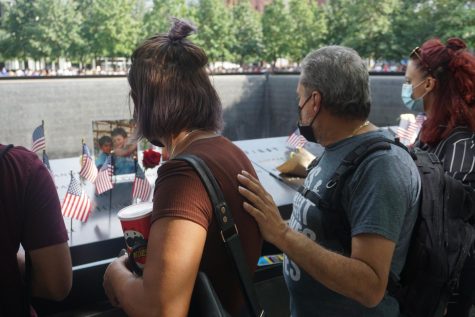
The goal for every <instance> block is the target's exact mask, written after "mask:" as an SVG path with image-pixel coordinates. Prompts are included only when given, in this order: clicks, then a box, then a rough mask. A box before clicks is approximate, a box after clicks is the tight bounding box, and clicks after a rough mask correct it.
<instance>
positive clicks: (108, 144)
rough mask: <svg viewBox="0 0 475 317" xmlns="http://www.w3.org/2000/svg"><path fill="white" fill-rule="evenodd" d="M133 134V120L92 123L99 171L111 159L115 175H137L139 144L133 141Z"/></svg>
mask: <svg viewBox="0 0 475 317" xmlns="http://www.w3.org/2000/svg"><path fill="white" fill-rule="evenodd" d="M132 132H133V121H132V120H97V121H93V122H92V135H93V139H94V156H95V163H96V166H97V168H98V169H99V170H100V169H101V167H102V166H103V164H104V163H105V162H106V161H107V162H109V161H108V158H109V157H110V164H111V165H112V168H113V174H114V175H126V174H135V160H136V159H137V144H136V143H135V142H132V141H131V138H130V136H131V134H132ZM121 178H123V177H121ZM131 181H133V178H132V179H131Z"/></svg>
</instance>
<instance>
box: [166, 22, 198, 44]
mask: <svg viewBox="0 0 475 317" xmlns="http://www.w3.org/2000/svg"><path fill="white" fill-rule="evenodd" d="M171 21H172V23H173V24H172V27H171V28H170V31H168V37H169V38H170V40H171V41H179V40H181V39H184V38H185V37H187V36H188V35H190V34H191V33H194V32H196V27H195V26H193V25H192V24H191V23H189V22H187V21H184V20H180V19H177V18H171Z"/></svg>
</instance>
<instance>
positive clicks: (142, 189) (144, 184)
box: [132, 165, 152, 201]
mask: <svg viewBox="0 0 475 317" xmlns="http://www.w3.org/2000/svg"><path fill="white" fill-rule="evenodd" d="M151 192H152V186H150V184H149V182H148V180H147V178H146V177H145V173H144V172H143V170H142V169H141V168H140V166H139V165H137V172H136V173H135V179H134V187H133V189H132V198H140V200H141V201H147V200H148V198H149V197H150V193H151Z"/></svg>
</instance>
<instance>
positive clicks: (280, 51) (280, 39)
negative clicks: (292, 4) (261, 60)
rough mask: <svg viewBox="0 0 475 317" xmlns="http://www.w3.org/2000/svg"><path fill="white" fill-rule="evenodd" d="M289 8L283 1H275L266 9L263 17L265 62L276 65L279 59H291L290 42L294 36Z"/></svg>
mask: <svg viewBox="0 0 475 317" xmlns="http://www.w3.org/2000/svg"><path fill="white" fill-rule="evenodd" d="M291 27H292V21H291V19H290V13H289V10H288V7H286V6H285V4H284V1H283V0H274V1H273V2H272V3H271V4H269V5H267V6H266V7H265V9H264V14H263V16H262V34H263V36H264V40H263V43H264V57H265V60H267V61H269V62H272V64H275V62H276V61H277V59H278V58H282V57H289V56H290V55H291V53H290V41H291V39H292V37H293V34H292V33H291V32H289V31H290V30H291Z"/></svg>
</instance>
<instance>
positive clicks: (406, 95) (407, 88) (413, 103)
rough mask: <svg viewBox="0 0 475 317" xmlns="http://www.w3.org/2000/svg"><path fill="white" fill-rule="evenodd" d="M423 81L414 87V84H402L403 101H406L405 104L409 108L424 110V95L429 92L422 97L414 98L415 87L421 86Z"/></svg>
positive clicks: (418, 110) (417, 110)
mask: <svg viewBox="0 0 475 317" xmlns="http://www.w3.org/2000/svg"><path fill="white" fill-rule="evenodd" d="M424 81H425V79H424V80H423V81H421V82H420V83H418V84H417V85H416V86H415V87H412V84H406V83H405V84H402V90H401V98H402V102H404V105H405V106H406V108H407V109H409V110H412V111H416V112H423V111H424V100H423V98H424V96H425V95H426V94H427V93H426V94H424V95H422V96H421V97H419V98H417V99H414V98H412V93H413V90H414V88H417V87H419V86H420V85H421V84H422V83H423V82H424Z"/></svg>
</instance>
